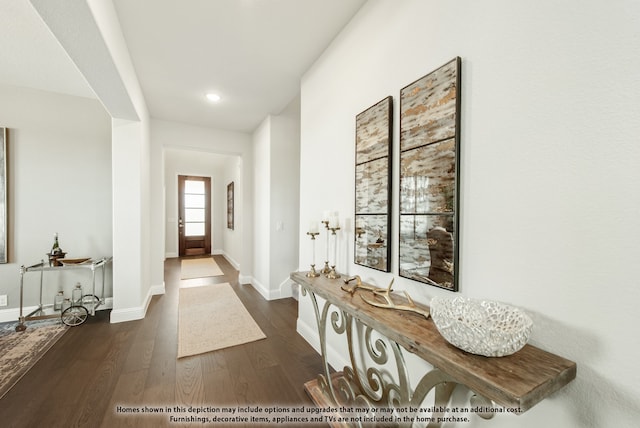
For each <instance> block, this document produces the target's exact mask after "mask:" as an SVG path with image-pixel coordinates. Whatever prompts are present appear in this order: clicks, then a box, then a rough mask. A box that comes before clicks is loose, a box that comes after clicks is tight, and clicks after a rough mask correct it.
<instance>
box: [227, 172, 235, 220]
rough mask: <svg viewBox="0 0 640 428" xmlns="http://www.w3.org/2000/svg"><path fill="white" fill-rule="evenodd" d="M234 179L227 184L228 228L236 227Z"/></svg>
mask: <svg viewBox="0 0 640 428" xmlns="http://www.w3.org/2000/svg"><path fill="white" fill-rule="evenodd" d="M233 187H234V186H233V181H232V182H231V183H229V184H227V229H231V230H233V228H234V224H233V223H234V214H235V213H234V206H233V204H234V189H233Z"/></svg>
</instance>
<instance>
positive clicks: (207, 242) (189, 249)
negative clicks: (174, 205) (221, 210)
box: [178, 175, 211, 257]
mask: <svg viewBox="0 0 640 428" xmlns="http://www.w3.org/2000/svg"><path fill="white" fill-rule="evenodd" d="M178 216H179V217H178V253H179V255H180V257H182V256H195V255H204V254H211V178H210V177H196V176H191V175H179V176H178Z"/></svg>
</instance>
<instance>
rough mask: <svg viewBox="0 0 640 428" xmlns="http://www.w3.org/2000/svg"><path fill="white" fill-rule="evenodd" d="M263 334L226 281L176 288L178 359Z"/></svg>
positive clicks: (225, 346)
mask: <svg viewBox="0 0 640 428" xmlns="http://www.w3.org/2000/svg"><path fill="white" fill-rule="evenodd" d="M265 337H266V336H265V335H264V333H263V332H262V330H260V327H259V326H258V324H256V322H255V320H254V319H253V318H252V317H251V314H249V312H248V311H247V309H246V308H245V307H244V305H243V304H242V301H240V298H239V297H238V296H237V295H236V293H235V291H233V288H231V286H230V285H229V284H228V283H226V282H225V283H222V284H214V285H205V286H202V287H193V288H181V289H180V302H179V304H178V358H182V357H186V356H189V355H197V354H203V353H205V352H210V351H215V350H216V349H222V348H228V347H230V346H235V345H241V344H243V343H247V342H253V341H255V340H260V339H264V338H265Z"/></svg>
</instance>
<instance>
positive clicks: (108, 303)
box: [0, 297, 113, 322]
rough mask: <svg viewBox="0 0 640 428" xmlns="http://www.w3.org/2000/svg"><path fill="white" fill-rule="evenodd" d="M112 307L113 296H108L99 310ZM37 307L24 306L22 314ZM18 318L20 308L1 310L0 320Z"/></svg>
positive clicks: (27, 313) (7, 320)
mask: <svg viewBox="0 0 640 428" xmlns="http://www.w3.org/2000/svg"><path fill="white" fill-rule="evenodd" d="M111 308H113V297H107V298H105V299H104V304H103V305H100V306H99V307H98V310H99V311H102V310H105V309H111ZM36 309H38V307H37V306H25V307H24V308H22V316H25V317H26V316H27V315H29V314H30V313H31V312H33V311H35V310H36ZM18 318H20V308H9V309H3V310H0V322H11V321H18Z"/></svg>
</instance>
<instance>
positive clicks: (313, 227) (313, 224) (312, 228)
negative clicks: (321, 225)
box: [309, 220, 318, 233]
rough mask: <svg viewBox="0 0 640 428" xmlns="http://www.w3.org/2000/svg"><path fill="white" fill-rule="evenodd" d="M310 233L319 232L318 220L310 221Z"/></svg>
mask: <svg viewBox="0 0 640 428" xmlns="http://www.w3.org/2000/svg"><path fill="white" fill-rule="evenodd" d="M309 233H318V222H317V221H314V220H312V221H310V222H309Z"/></svg>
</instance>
